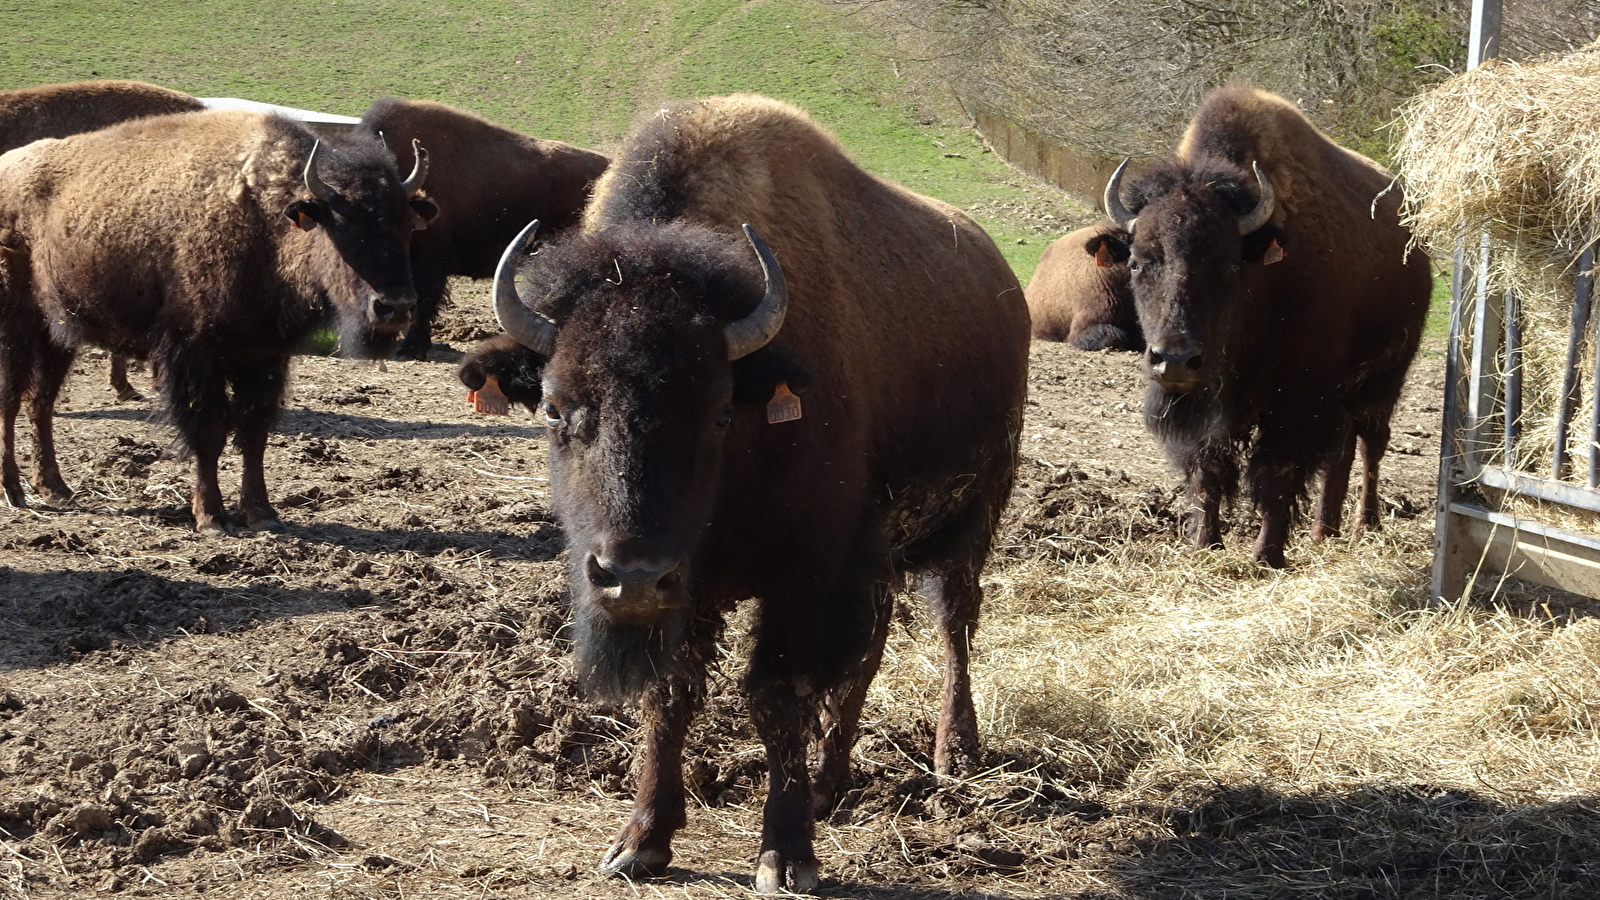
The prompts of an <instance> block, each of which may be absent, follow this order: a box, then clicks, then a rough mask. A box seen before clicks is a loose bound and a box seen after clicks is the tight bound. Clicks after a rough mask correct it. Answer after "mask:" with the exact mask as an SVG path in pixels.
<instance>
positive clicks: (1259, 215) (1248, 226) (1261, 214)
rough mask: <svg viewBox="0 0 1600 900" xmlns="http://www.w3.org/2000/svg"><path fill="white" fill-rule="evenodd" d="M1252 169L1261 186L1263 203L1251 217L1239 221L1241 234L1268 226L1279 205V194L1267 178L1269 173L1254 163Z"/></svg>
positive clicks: (1253, 211)
mask: <svg viewBox="0 0 1600 900" xmlns="http://www.w3.org/2000/svg"><path fill="white" fill-rule="evenodd" d="M1250 168H1251V169H1252V170H1254V171H1255V173H1256V183H1257V184H1259V185H1260V186H1261V202H1259V203H1257V204H1256V208H1255V209H1253V210H1251V211H1250V213H1249V215H1246V216H1245V217H1244V218H1242V219H1240V220H1239V233H1240V234H1241V235H1243V234H1249V233H1250V232H1252V231H1255V230H1256V229H1257V228H1260V227H1261V226H1263V225H1265V224H1267V220H1268V219H1270V218H1272V209H1273V207H1274V206H1276V205H1277V194H1276V192H1275V191H1273V190H1272V182H1271V181H1270V180H1269V179H1268V178H1267V173H1265V172H1263V171H1261V166H1260V165H1258V164H1257V163H1255V162H1254V161H1252V162H1251V163H1250Z"/></svg>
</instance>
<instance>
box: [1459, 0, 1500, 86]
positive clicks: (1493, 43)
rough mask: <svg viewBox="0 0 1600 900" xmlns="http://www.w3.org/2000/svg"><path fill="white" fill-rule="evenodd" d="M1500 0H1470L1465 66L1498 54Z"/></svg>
mask: <svg viewBox="0 0 1600 900" xmlns="http://www.w3.org/2000/svg"><path fill="white" fill-rule="evenodd" d="M1500 13H1501V3H1500V0H1472V32H1471V36H1470V37H1469V38H1468V40H1467V68H1469V69H1476V68H1477V67H1478V66H1481V65H1483V63H1484V61H1485V60H1490V59H1494V58H1495V57H1497V56H1499V55H1500Z"/></svg>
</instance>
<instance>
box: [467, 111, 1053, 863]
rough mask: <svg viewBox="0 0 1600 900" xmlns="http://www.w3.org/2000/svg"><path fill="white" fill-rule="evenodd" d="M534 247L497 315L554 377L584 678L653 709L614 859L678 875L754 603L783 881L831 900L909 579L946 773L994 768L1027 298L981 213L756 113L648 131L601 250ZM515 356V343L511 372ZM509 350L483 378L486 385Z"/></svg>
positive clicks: (555, 451) (472, 364) (559, 487)
mask: <svg viewBox="0 0 1600 900" xmlns="http://www.w3.org/2000/svg"><path fill="white" fill-rule="evenodd" d="M745 223H748V225H749V227H747V228H742V227H741V226H743V225H744V224H745ZM741 231H743V232H744V234H745V235H747V238H745V237H740V232H741ZM763 238H765V241H763ZM520 243H521V242H520V240H519V242H518V243H516V244H513V246H512V248H511V250H510V251H508V255H507V274H506V275H505V276H504V277H502V278H501V279H498V280H497V282H496V287H495V291H496V309H497V311H498V313H499V315H500V320H501V323H502V325H503V326H504V327H505V328H506V330H507V332H508V333H509V334H510V335H511V336H512V337H513V338H514V339H515V340H516V341H518V342H520V344H521V346H522V347H524V348H527V349H526V350H525V354H526V355H527V356H529V357H531V358H532V360H533V362H534V364H540V370H541V372H542V381H543V383H542V386H541V389H540V390H539V391H538V392H537V393H538V395H539V397H538V400H537V402H538V406H539V408H540V410H541V412H542V414H543V417H544V420H545V422H546V425H547V427H548V429H549V441H550V474H551V486H552V488H553V492H552V493H553V496H554V501H555V511H556V514H557V516H558V518H559V519H560V521H561V523H562V525H563V526H564V528H565V530H566V533H567V538H568V542H569V546H570V552H571V567H572V568H571V593H572V608H573V615H574V617H575V619H576V623H575V624H576V628H575V635H576V650H577V667H578V671H579V674H580V677H581V679H582V681H583V682H584V684H585V685H587V687H588V688H589V689H590V690H591V691H593V692H595V693H596V694H598V695H600V696H602V697H606V698H610V699H613V700H617V699H629V698H638V699H640V700H641V701H642V706H643V710H644V713H645V715H644V721H645V725H644V731H645V747H644V757H643V761H642V764H641V767H640V775H639V784H638V790H637V795H636V797H635V801H634V809H633V815H632V817H631V818H630V819H629V820H628V822H627V824H626V825H625V826H624V827H623V829H622V833H621V834H620V835H619V836H618V838H617V841H616V843H615V844H614V845H613V846H612V848H611V849H610V850H609V851H608V852H607V853H606V855H605V858H604V860H603V862H602V867H603V869H604V870H605V871H608V872H614V873H622V874H628V875H647V874H660V873H661V872H663V871H664V870H665V869H666V866H667V864H668V861H669V860H670V859H671V858H672V849H671V840H672V836H673V834H674V833H675V832H676V831H677V830H678V829H679V828H681V827H682V826H683V825H684V821H685V820H684V816H685V808H684V807H685V799H684V781H683V771H682V769H683V750H684V737H685V734H686V731H687V729H688V726H689V723H690V719H691V717H692V715H693V713H694V712H695V710H696V708H697V707H698V706H699V705H700V703H701V701H702V699H703V697H704V694H705V682H706V667H707V665H708V664H709V663H710V662H711V659H712V654H713V652H714V647H715V642H716V639H717V636H718V634H719V633H720V632H721V629H722V627H723V617H724V614H725V613H726V612H727V611H728V610H729V609H730V608H732V607H733V606H734V605H735V604H737V603H739V602H741V601H744V600H746V599H748V598H754V599H755V602H756V603H757V604H758V606H757V609H756V615H755V622H756V624H755V635H754V637H755V640H754V644H753V649H752V652H751V657H750V660H749V665H748V669H747V671H746V674H745V678H744V686H745V689H746V692H747V693H748V695H749V708H750V714H751V717H752V718H753V720H754V722H755V725H756V729H757V731H759V732H760V734H761V737H762V740H763V742H764V744H765V746H766V752H767V766H768V772H769V777H770V782H769V787H768V794H767V800H766V805H765V809H764V812H763V815H762V829H761V850H760V854H759V857H758V859H757V865H756V887H757V889H758V890H760V891H762V892H764V893H775V892H780V891H783V890H793V891H798V892H805V891H809V890H811V889H812V888H814V887H815V886H816V885H817V870H818V864H817V858H816V856H815V854H814V852H813V847H812V827H813V807H814V804H818V803H826V802H827V801H828V799H829V798H830V797H831V795H832V794H833V792H834V789H835V788H836V787H837V786H838V784H839V782H840V779H841V778H843V777H844V776H845V774H846V773H847V772H848V766H849V754H850V749H851V746H852V744H853V743H854V739H855V732H856V726H857V723H858V720H859V716H860V713H861V707H862V703H863V701H864V697H865V692H866V689H867V686H868V683H869V682H870V681H871V680H872V677H873V675H874V674H875V673H876V671H877V667H878V662H879V660H880V657H881V653H882V650H883V643H884V638H885V635H886V632H887V628H888V623H889V614H890V608H891V605H892V601H891V598H892V596H893V594H894V592H895V591H896V590H897V589H898V588H900V587H901V586H902V585H905V584H907V583H908V582H912V583H914V584H915V586H916V587H918V588H920V589H921V591H922V593H923V594H924V595H925V596H926V597H927V598H928V599H929V600H930V601H931V603H932V605H933V608H934V610H935V612H936V620H937V622H938V626H939V629H940V632H941V633H942V635H943V636H944V641H945V658H946V663H947V669H946V676H945V687H944V698H943V705H942V710H941V713H940V718H939V725H938V733H937V736H936V738H935V741H936V744H935V749H934V760H935V766H936V768H937V769H938V771H940V772H953V771H969V770H970V769H971V767H972V766H973V765H974V764H975V763H976V754H977V749H978V748H977V722H976V717H975V714H974V712H973V705H972V695H971V690H970V687H969V682H968V675H967V660H968V653H969V648H970V644H971V640H972V637H973V633H974V630H975V628H976V624H977V618H978V606H979V599H980V595H981V591H980V588H979V585H978V574H979V571H980V570H981V569H982V567H983V563H984V560H985V558H986V557H987V556H988V552H989V541H990V536H991V535H992V533H993V531H994V529H995V526H996V522H997V521H998V517H999V514H1000V511H1001V508H1002V507H1003V506H1004V505H1005V502H1006V497H1007V494H1008V493H1009V490H1010V486H1011V483H1012V478H1013V473H1014V471H1015V466H1016V458H1017V433H1018V430H1019V428H1020V426H1021V421H1022V404H1023V399H1024V393H1025V387H1026V368H1027V355H1028V317H1027V309H1026V306H1025V305H1024V303H1023V299H1022V292H1021V290H1020V288H1019V286H1018V284H1017V281H1016V278H1015V276H1014V275H1012V274H1011V270H1010V268H1009V267H1008V266H1007V264H1006V261H1005V259H1004V258H1003V257H1002V256H1001V255H1000V253H999V251H998V250H997V249H996V248H995V245H994V243H993V241H991V240H990V239H989V237H988V235H987V234H985V233H984V232H983V230H982V229H981V228H979V227H978V226H977V225H976V224H975V223H973V222H972V220H971V219H969V218H967V217H966V216H965V215H963V214H962V213H961V212H959V211H958V210H956V209H954V208H952V207H950V206H948V205H946V204H944V203H940V202H939V201H936V200H931V199H928V198H925V197H920V196H917V195H915V194H912V193H911V192H909V191H906V190H904V189H902V188H899V187H897V186H895V185H893V184H890V183H888V182H885V181H883V180H881V179H878V178H876V177H874V176H872V175H870V174H868V173H867V172H865V171H863V170H861V169H860V168H859V167H857V166H856V165H855V164H854V163H852V162H851V161H850V159H849V158H848V157H847V156H846V155H845V154H844V152H843V150H842V149H841V148H840V147H839V145H838V144H837V143H836V142H835V141H834V140H833V138H832V137H830V136H828V135H827V134H826V133H825V132H823V131H822V130H821V129H820V128H818V127H817V126H816V125H815V124H813V123H812V122H811V121H810V120H809V119H808V118H807V117H806V116H805V115H804V114H803V113H801V112H800V111H798V110H796V109H794V108H793V107H790V106H787V105H784V104H781V103H777V102H775V101H771V100H767V99H764V98H760V97H752V96H735V97H725V98H719V99H712V100H706V101H700V102H694V103H688V104H684V105H679V106H674V107H671V108H668V109H663V110H661V111H660V112H659V113H657V114H655V115H653V116H651V117H650V118H649V119H648V120H646V121H645V122H644V123H642V124H641V125H640V126H639V128H638V129H637V130H636V131H635V132H634V133H633V135H632V136H631V137H630V138H629V139H628V141H627V142H626V144H625V147H624V149H623V150H622V152H621V153H620V154H619V156H618V159H617V162H615V163H614V164H613V166H612V168H611V169H610V171H609V172H608V173H607V175H605V176H604V177H603V178H602V179H601V181H600V183H599V185H598V186H597V188H596V193H595V197H594V199H593V200H592V201H591V203H590V206H589V209H588V212H587V214H586V219H585V225H584V229H583V230H582V231H581V232H579V233H574V234H571V235H569V236H568V237H566V238H564V239H558V240H557V241H555V242H554V243H553V244H551V245H548V246H544V247H542V248H541V249H540V250H539V252H538V253H536V254H535V255H533V256H532V257H531V258H529V259H528V260H527V261H526V262H525V263H524V264H523V265H522V268H521V271H520V273H519V278H518V283H517V286H516V287H515V288H513V287H512V283H511V281H510V272H509V270H510V268H511V266H512V265H513V264H514V262H515V256H516V254H517V248H518V246H519V245H520ZM768 243H770V245H771V246H770V249H769V248H768V246H767V244H768ZM509 349H510V348H508V347H507V346H506V345H505V344H504V343H503V342H501V343H498V344H494V345H491V347H489V348H488V350H487V352H488V353H490V354H491V363H492V364H491V365H489V366H488V369H490V370H492V369H493V368H494V366H496V365H505V364H506V363H507V361H508V358H509V356H510V354H509V352H508V351H509ZM484 359H485V358H484V357H483V356H474V357H473V358H472V359H469V360H468V362H467V365H466V367H465V368H464V372H463V374H464V379H463V380H465V381H467V382H468V387H472V388H477V387H479V386H480V384H479V383H473V382H475V381H478V380H479V379H481V377H482V376H483V374H484V372H485V366H484V365H483V363H484ZM480 383H481V382H480ZM530 399H531V397H530ZM813 744H814V745H815V747H816V751H817V752H816V769H815V771H812V770H810V769H808V764H807V756H808V750H809V749H810V747H811V746H812V745H813Z"/></svg>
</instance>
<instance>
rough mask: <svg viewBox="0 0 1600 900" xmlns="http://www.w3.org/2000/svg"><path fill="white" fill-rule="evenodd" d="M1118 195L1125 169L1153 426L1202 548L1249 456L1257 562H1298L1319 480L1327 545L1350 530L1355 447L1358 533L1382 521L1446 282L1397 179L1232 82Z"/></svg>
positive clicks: (1319, 523) (1216, 539) (1120, 209)
mask: <svg viewBox="0 0 1600 900" xmlns="http://www.w3.org/2000/svg"><path fill="white" fill-rule="evenodd" d="M1125 165H1126V163H1124V166H1125ZM1121 181H1122V169H1120V168H1119V169H1118V170H1117V173H1116V174H1115V175H1114V176H1113V177H1112V179H1111V183H1110V184H1109V185H1108V186H1107V187H1106V196H1105V202H1106V210H1107V212H1108V213H1109V214H1110V216H1111V218H1112V220H1113V221H1115V222H1116V223H1117V225H1118V227H1119V229H1120V231H1119V232H1118V233H1117V234H1115V235H1112V236H1111V237H1110V238H1109V240H1110V241H1111V242H1112V244H1113V245H1114V249H1115V250H1116V252H1117V255H1118V257H1120V258H1122V259H1125V260H1126V261H1127V265H1128V268H1129V270H1130V271H1131V273H1132V279H1131V284H1132V287H1133V296H1134V304H1135V306H1136V307H1137V309H1138V312H1139V324H1140V327H1141V328H1142V329H1143V331H1144V337H1145V340H1146V342H1148V345H1149V346H1148V349H1147V350H1146V352H1145V365H1146V370H1147V372H1148V374H1149V376H1150V384H1149V391H1148V393H1147V395H1146V397H1145V424H1146V425H1147V426H1148V427H1149V428H1150V429H1151V430H1152V431H1153V432H1154V433H1155V434H1156V435H1157V436H1159V437H1160V438H1161V441H1162V443H1163V444H1164V445H1165V447H1166V450H1167V454H1168V456H1169V457H1170V458H1171V459H1172V461H1173V463H1174V464H1175V465H1176V466H1177V467H1178V469H1179V470H1180V471H1181V472H1182V473H1183V477H1184V481H1185V483H1186V485H1187V487H1188V490H1189V494H1190V497H1191V499H1192V501H1193V503H1194V505H1195V507H1196V513H1197V515H1196V518H1195V521H1194V526H1195V527H1194V538H1195V542H1196V543H1197V544H1199V545H1200V546H1204V547H1209V546H1215V545H1218V544H1219V543H1220V542H1221V539H1222V532H1221V518H1220V512H1219V510H1220V507H1221V503H1222V500H1223V499H1224V498H1226V497H1228V496H1230V495H1231V494H1232V493H1233V492H1234V491H1235V489H1236V488H1237V485H1238V481H1239V475H1240V462H1241V458H1242V462H1243V465H1244V476H1245V480H1246V481H1247V482H1248V483H1249V485H1250V495H1251V500H1252V501H1253V502H1254V504H1255V506H1256V508H1257V509H1258V510H1260V512H1261V532H1260V535H1259V536H1258V537H1257V539H1256V545H1255V557H1256V559H1258V560H1260V561H1261V562H1263V563H1266V564H1267V565H1270V566H1274V567H1280V566H1282V565H1283V564H1284V555H1283V550H1284V544H1285V543H1286V541H1287V538H1288V533H1289V525H1290V522H1291V520H1292V519H1293V516H1294V512H1295V509H1296V506H1297V504H1298V502H1299V501H1300V500H1301V498H1302V497H1303V496H1304V495H1305V493H1306V485H1307V482H1308V481H1309V480H1310V478H1311V476H1312V475H1313V474H1315V473H1316V472H1318V471H1319V470H1320V471H1321V472H1322V473H1323V485H1322V498H1321V502H1320V504H1319V506H1318V509H1317V513H1316V523H1315V525H1314V526H1313V528H1312V536H1313V537H1314V538H1320V537H1325V536H1328V535H1332V534H1336V533H1337V532H1338V530H1339V522H1340V517H1341V513H1342V509H1343V504H1344V496H1345V491H1346V489H1347V488H1348V486H1349V478H1350V467H1351V465H1352V463H1353V462H1354V458H1355V446H1356V441H1357V439H1359V440H1360V442H1361V448H1362V455H1363V458H1364V460H1365V467H1364V469H1363V471H1362V490H1361V509H1360V514H1359V515H1360V522H1361V523H1362V524H1363V525H1367V526H1375V525H1377V523H1378V487H1377V485H1378V463H1379V461H1380V460H1381V459H1382V458H1383V453H1384V450H1385V449H1386V448H1387V446H1388V442H1389V416H1390V413H1391V412H1393V410H1394V405H1395V402H1396V400H1397V399H1398V397H1399V395H1400V389H1401V387H1402V385H1403V383H1404V381H1405V375H1406V369H1407V368H1408V367H1409V366H1410V364H1411V358H1412V356H1413V355H1414V354H1415V353H1416V349H1417V343H1418V341H1419V339H1420V338H1421V335H1422V324H1423V319H1424V317H1425V316H1426V314H1427V310H1428V297H1429V294H1430V286H1431V275H1430V272H1429V267H1428V259H1427V257H1426V256H1425V255H1424V254H1423V253H1422V251H1420V250H1416V249H1413V248H1410V247H1409V246H1408V243H1409V240H1410V234H1409V233H1408V232H1407V231H1406V229H1405V228H1403V227H1402V226H1401V225H1400V222H1399V219H1398V215H1397V210H1398V209H1399V206H1400V189H1399V187H1398V186H1397V185H1396V184H1395V183H1394V179H1393V177H1392V176H1391V175H1390V174H1389V173H1388V172H1387V171H1385V170H1384V169H1383V168H1382V167H1380V166H1379V165H1377V164H1376V163H1374V162H1372V161H1371V160H1369V159H1367V158H1366V157H1364V156H1361V155H1360V154H1358V153H1354V152H1352V151H1349V150H1346V149H1344V148H1342V147H1340V146H1338V145H1337V144H1335V143H1334V142H1333V141H1332V140H1330V139H1328V137H1326V136H1325V135H1323V134H1322V133H1321V132H1319V131H1317V129H1316V128H1315V127H1314V126H1312V124H1311V123H1310V122H1309V121H1307V120H1306V117H1305V116H1304V115H1302V114H1301V113H1300V111H1299V110H1297V109H1296V108H1295V107H1294V106H1293V105H1292V104H1290V103H1289V102H1288V101H1286V100H1284V99H1283V98H1281V97H1278V96H1275V95H1273V94H1268V93H1265V92H1263V91H1258V90H1255V89H1253V88H1249V87H1243V86H1230V87H1227V88H1221V89H1218V90H1216V91H1213V92H1212V93H1211V94H1209V95H1207V97H1206V98H1205V100H1204V101H1203V102H1202V103H1201V105H1200V109H1199V110H1198V111H1197V112H1196V113H1195V116H1194V119H1193V121H1191V122H1190V124H1189V128H1188V131H1187V132H1186V133H1185V135H1184V137H1183V142H1182V144H1181V145H1180V146H1179V148H1178V155H1177V158H1176V159H1175V160H1173V161H1171V162H1167V163H1164V164H1160V165H1157V166H1155V167H1153V168H1151V169H1150V170H1148V171H1146V172H1144V173H1142V174H1141V175H1140V176H1139V177H1138V178H1137V179H1136V180H1134V181H1133V182H1132V183H1131V184H1130V185H1129V186H1128V200H1127V201H1126V203H1124V200H1123V198H1122V193H1121Z"/></svg>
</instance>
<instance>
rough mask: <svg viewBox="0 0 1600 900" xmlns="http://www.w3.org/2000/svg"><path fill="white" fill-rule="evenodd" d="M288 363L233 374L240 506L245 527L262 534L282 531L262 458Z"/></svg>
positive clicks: (274, 362)
mask: <svg viewBox="0 0 1600 900" xmlns="http://www.w3.org/2000/svg"><path fill="white" fill-rule="evenodd" d="M288 368H289V365H288V361H287V360H272V361H270V362H267V363H264V364H261V365H258V366H249V367H241V368H239V369H236V370H235V371H234V372H232V373H231V374H230V376H229V381H230V383H231V384H232V385H233V405H234V415H235V419H236V422H237V424H236V425H235V426H234V435H235V438H234V440H235V441H236V442H237V444H238V446H239V456H240V459H241V468H242V470H243V475H242V477H241V479H240V483H239V505H240V507H242V508H243V510H244V520H245V525H246V527H249V528H253V529H260V530H264V531H284V530H285V529H284V525H283V522H282V520H280V519H279V518H278V513H277V510H275V509H273V508H272V503H271V501H269V500H268V499H267V474H266V464H265V456H266V451H267V436H268V435H269V434H270V433H271V432H272V423H273V419H274V418H276V417H277V414H278V407H279V405H280V404H281V403H282V401H283V387H284V381H285V378H286V375H287V373H288Z"/></svg>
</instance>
